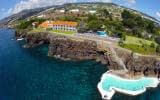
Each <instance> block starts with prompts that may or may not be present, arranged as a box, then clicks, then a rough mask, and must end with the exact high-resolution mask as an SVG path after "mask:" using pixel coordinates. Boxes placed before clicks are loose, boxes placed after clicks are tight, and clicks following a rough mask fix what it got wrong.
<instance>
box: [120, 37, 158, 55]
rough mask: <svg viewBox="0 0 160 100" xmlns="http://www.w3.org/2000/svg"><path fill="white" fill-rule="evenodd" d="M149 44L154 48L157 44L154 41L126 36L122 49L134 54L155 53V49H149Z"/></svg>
mask: <svg viewBox="0 0 160 100" xmlns="http://www.w3.org/2000/svg"><path fill="white" fill-rule="evenodd" d="M151 43H154V44H155V47H156V45H157V44H156V43H155V42H154V41H149V40H145V39H142V38H137V37H133V36H126V40H125V41H124V45H123V46H122V47H123V48H126V49H129V50H132V51H133V52H136V53H140V54H145V55H151V54H155V53H156V49H155V48H154V47H151Z"/></svg>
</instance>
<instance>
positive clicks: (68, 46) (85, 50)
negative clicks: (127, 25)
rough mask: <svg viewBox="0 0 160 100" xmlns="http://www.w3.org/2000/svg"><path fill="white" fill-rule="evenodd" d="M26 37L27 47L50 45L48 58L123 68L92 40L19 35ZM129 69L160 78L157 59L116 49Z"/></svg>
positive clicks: (110, 67) (56, 36)
mask: <svg viewBox="0 0 160 100" xmlns="http://www.w3.org/2000/svg"><path fill="white" fill-rule="evenodd" d="M18 36H20V37H25V39H26V41H27V44H26V45H25V47H27V48H28V47H35V46H38V45H41V44H44V43H47V44H49V51H48V56H52V57H56V58H61V59H64V60H88V59H89V60H96V61H99V62H101V63H103V64H107V65H108V68H109V69H111V70H121V69H122V68H121V67H120V66H119V65H118V64H117V63H116V62H115V58H114V57H113V56H112V54H111V52H110V51H109V49H108V50H102V49H99V48H98V46H97V43H96V42H95V41H91V40H85V39H76V38H71V37H67V36H63V35H57V34H50V33H33V34H25V33H21V34H18ZM114 49H115V50H116V53H117V55H118V57H120V58H121V59H122V60H123V62H124V64H125V65H126V67H127V69H128V70H129V71H130V72H133V73H134V74H137V73H141V74H144V75H156V76H160V60H159V59H157V58H156V57H151V56H142V55H137V54H134V53H132V52H128V51H125V50H124V49H120V48H114Z"/></svg>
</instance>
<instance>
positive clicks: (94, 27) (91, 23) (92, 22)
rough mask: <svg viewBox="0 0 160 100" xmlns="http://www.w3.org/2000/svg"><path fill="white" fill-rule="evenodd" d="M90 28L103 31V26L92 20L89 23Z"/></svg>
mask: <svg viewBox="0 0 160 100" xmlns="http://www.w3.org/2000/svg"><path fill="white" fill-rule="evenodd" d="M88 28H89V29H91V30H93V31H98V30H101V28H102V24H101V22H99V21H98V20H92V21H90V22H89V23H88Z"/></svg>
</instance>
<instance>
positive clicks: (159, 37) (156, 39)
mask: <svg viewBox="0 0 160 100" xmlns="http://www.w3.org/2000/svg"><path fill="white" fill-rule="evenodd" d="M155 42H156V43H158V44H160V36H158V37H156V38H155Z"/></svg>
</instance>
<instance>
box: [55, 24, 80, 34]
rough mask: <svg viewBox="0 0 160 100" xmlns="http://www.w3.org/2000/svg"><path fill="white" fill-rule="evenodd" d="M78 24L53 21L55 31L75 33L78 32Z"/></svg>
mask: <svg viewBox="0 0 160 100" xmlns="http://www.w3.org/2000/svg"><path fill="white" fill-rule="evenodd" d="M77 25H78V23H77V22H72V21H53V30H63V31H75V32H77Z"/></svg>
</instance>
